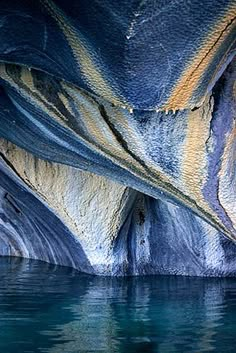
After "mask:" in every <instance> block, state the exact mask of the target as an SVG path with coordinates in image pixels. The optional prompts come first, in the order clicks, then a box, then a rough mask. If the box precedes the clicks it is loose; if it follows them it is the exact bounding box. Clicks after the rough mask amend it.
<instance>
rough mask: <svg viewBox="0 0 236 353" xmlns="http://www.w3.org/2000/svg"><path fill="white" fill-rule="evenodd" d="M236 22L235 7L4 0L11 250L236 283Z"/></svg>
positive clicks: (119, 270) (5, 216)
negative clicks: (221, 278)
mask: <svg viewBox="0 0 236 353" xmlns="http://www.w3.org/2000/svg"><path fill="white" fill-rule="evenodd" d="M235 16H236V4H235V2H234V1H223V0H222V1H221V0H217V1H216V0H214V1H204V2H201V1H200V2H199V1H195V0H191V1H188V2H182V1H180V0H179V1H173V2H166V1H149V0H147V1H142V2H141V1H131V2H128V1H126V0H122V1H121V2H117V3H115V2H114V3H113V2H107V1H101V0H99V1H95V0H94V1H92V2H90V4H89V6H88V3H87V2H86V1H71V2H70V3H68V2H66V1H64V0H57V1H51V0H41V1H36V2H33V3H32V2H30V1H27V0H23V1H21V2H18V1H15V0H13V1H11V2H10V3H7V2H5V1H2V4H1V10H0V25H1V28H0V37H1V41H2V43H3V45H2V46H1V48H0V85H1V92H0V104H1V107H2V109H1V110H0V122H1V124H0V136H1V137H2V138H3V139H2V141H1V144H0V151H1V164H0V173H1V179H0V188H1V189H0V190H1V192H0V210H1V212H0V214H1V217H0V226H1V227H0V244H1V247H0V254H1V255H12V256H24V257H32V258H38V259H41V260H45V261H48V262H52V263H56V264H62V265H68V266H72V267H75V268H77V269H79V270H81V271H86V272H89V273H95V274H109V275H125V274H149V273H166V274H168V273H171V274H185V275H208V276H217V275H218V276H227V275H228V276H235V274H236V271H235V261H234V256H235V254H236V246H235V239H236V201H235V200H236V138H235V137H236V125H235V124H236V120H235V119H236V108H235V75H236V69H235V65H236V64H235V62H234V60H233V56H234V49H235ZM19 28H21V31H19ZM17 146H18V147H17ZM107 178H108V179H107Z"/></svg>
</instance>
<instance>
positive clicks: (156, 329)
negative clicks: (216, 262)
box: [0, 258, 236, 353]
mask: <svg viewBox="0 0 236 353" xmlns="http://www.w3.org/2000/svg"><path fill="white" fill-rule="evenodd" d="M0 278H1V280H0V352H1V353H3V352H4V353H30V352H33V353H38V352H45V353H46V352H50V353H60V352H64V353H80V352H106V353H113V352H122V353H123V352H124V353H132V352H135V353H139V352H140V353H146V352H160V353H175V352H178V353H185V352H186V353H191V352H195V353H200V352H219V353H222V352H223V353H227V352H230V353H234V352H236V279H232V278H231V279H230V278H228V279H214V278H208V279H206V278H204V279H201V278H187V277H174V276H159V277H157V276H150V277H139V278H134V277H133V278H131V277H130V278H123V279H122V278H99V277H93V276H87V275H81V274H79V273H78V272H76V271H74V270H72V269H69V268H65V267H64V268H63V267H59V266H53V265H49V264H46V263H43V262H40V261H32V260H21V259H17V258H11V259H10V258H0Z"/></svg>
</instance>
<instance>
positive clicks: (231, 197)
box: [219, 121, 236, 229]
mask: <svg viewBox="0 0 236 353" xmlns="http://www.w3.org/2000/svg"><path fill="white" fill-rule="evenodd" d="M226 141H227V142H226V145H225V149H224V153H223V155H222V159H221V160H222V164H221V169H220V172H219V201H220V204H221V205H222V207H223V208H224V210H225V212H226V213H227V215H228V216H229V218H230V219H231V221H232V223H233V226H234V228H235V229H236V183H235V181H236V180H235V178H234V177H233V176H234V174H235V169H236V121H234V122H233V129H232V131H231V133H230V134H229V135H228V136H227V139H226Z"/></svg>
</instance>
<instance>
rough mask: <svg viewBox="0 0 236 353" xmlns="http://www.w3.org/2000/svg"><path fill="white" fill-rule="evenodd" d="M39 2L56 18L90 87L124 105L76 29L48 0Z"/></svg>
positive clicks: (117, 103)
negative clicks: (97, 66)
mask: <svg viewBox="0 0 236 353" xmlns="http://www.w3.org/2000/svg"><path fill="white" fill-rule="evenodd" d="M41 3H42V4H43V5H44V6H45V7H46V8H47V10H48V11H49V13H50V14H51V16H52V17H53V18H54V19H55V20H56V22H57V23H58V25H59V27H60V28H61V30H62V31H63V33H64V35H65V37H66V38H67V40H68V43H69V45H70V47H71V50H72V52H73V55H74V58H75V60H76V61H77V64H78V65H79V67H80V69H81V72H82V74H83V76H84V77H85V79H86V81H87V83H88V84H89V86H90V88H91V89H92V90H93V91H94V92H95V93H96V94H97V95H98V96H102V97H103V98H105V99H107V100H108V101H109V102H111V103H113V104H115V105H118V106H122V105H123V106H124V105H126V103H124V101H121V100H120V98H119V97H118V96H117V95H116V94H115V93H114V92H113V91H112V89H111V88H110V87H109V84H108V83H107V82H106V81H105V79H104V77H103V75H102V73H101V72H100V71H99V69H98V68H96V65H95V63H94V62H93V60H92V58H91V56H90V54H89V50H88V49H87V48H86V46H85V43H83V42H82V40H81V39H80V37H79V34H78V31H76V29H75V28H74V27H73V26H72V25H70V24H69V23H67V21H66V18H65V16H64V14H63V13H62V11H61V10H60V9H59V8H58V7H57V6H56V5H55V4H54V3H53V2H51V1H50V0H41Z"/></svg>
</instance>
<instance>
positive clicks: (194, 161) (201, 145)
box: [181, 97, 221, 222]
mask: <svg viewBox="0 0 236 353" xmlns="http://www.w3.org/2000/svg"><path fill="white" fill-rule="evenodd" d="M212 99H213V98H212ZM212 106H213V102H211V101H210V100H209V97H207V98H206V100H205V102H204V104H203V105H202V106H201V107H200V108H199V109H198V110H195V111H193V112H190V113H189V120H188V127H187V135H186V138H185V146H184V149H183V159H182V167H181V175H182V176H181V181H182V187H181V188H182V191H183V192H184V193H185V194H186V195H189V197H191V198H192V199H194V200H195V201H196V203H197V204H198V205H199V206H200V207H201V208H203V209H204V210H205V211H206V212H207V213H209V214H211V215H212V217H213V218H214V219H215V220H216V221H218V222H221V221H220V220H219V218H218V216H217V215H216V214H215V212H214V211H213V210H212V209H211V207H210V206H209V204H208V203H207V201H206V200H205V199H204V196H203V194H202V188H203V186H204V184H205V182H206V179H207V170H208V165H207V151H206V142H207V140H208V137H209V134H210V121H211V117H212V115H211V113H212ZM213 192H217V190H213Z"/></svg>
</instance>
